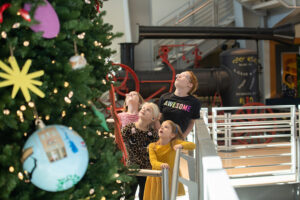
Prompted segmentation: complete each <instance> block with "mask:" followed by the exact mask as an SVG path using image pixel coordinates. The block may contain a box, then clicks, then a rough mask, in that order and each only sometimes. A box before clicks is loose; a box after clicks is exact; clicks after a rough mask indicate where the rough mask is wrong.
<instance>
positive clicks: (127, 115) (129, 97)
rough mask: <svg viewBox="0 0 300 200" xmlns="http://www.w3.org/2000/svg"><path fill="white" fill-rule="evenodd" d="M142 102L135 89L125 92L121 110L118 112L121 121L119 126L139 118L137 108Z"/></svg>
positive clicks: (138, 108)
mask: <svg viewBox="0 0 300 200" xmlns="http://www.w3.org/2000/svg"><path fill="white" fill-rule="evenodd" d="M143 103H144V99H143V97H142V96H141V95H140V94H139V93H138V92H136V91H131V92H129V93H127V94H126V97H125V101H124V106H123V112H121V113H119V114H118V117H119V119H120V122H121V128H123V127H124V126H126V125H127V124H129V123H132V122H136V121H137V120H138V119H139V114H138V113H139V110H140V108H141V105H142V104H143Z"/></svg>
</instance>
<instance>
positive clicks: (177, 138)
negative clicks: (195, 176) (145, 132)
mask: <svg viewBox="0 0 300 200" xmlns="http://www.w3.org/2000/svg"><path fill="white" fill-rule="evenodd" d="M158 135H159V140H158V141H157V142H154V143H151V144H150V145H149V157H150V163H151V165H152V169H153V170H161V169H163V168H167V169H169V190H170V189H171V183H172V174H173V167H174V159H175V154H176V149H187V150H192V149H195V147H196V145H195V144H194V143H193V142H186V141H183V134H182V131H181V129H180V127H179V126H178V125H177V124H175V123H174V122H172V121H171V120H166V121H164V122H163V123H162V124H161V127H160V129H159V131H158ZM179 175H180V173H179ZM161 188H162V185H161V178H160V177H150V176H149V177H147V181H146V185H145V191H144V200H160V199H162V189H161ZM184 194H185V192H184V188H183V185H182V184H181V183H179V185H178V193H177V195H178V196H181V195H184Z"/></svg>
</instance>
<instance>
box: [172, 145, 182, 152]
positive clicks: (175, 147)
mask: <svg viewBox="0 0 300 200" xmlns="http://www.w3.org/2000/svg"><path fill="white" fill-rule="evenodd" d="M182 148H183V146H182V145H181V144H176V145H174V147H173V149H174V150H175V151H176V150H177V149H182Z"/></svg>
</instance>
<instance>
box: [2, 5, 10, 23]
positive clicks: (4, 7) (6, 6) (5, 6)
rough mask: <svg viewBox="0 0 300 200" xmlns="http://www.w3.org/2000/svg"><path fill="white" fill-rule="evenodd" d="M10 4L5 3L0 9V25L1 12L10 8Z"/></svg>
mask: <svg viewBox="0 0 300 200" xmlns="http://www.w3.org/2000/svg"><path fill="white" fill-rule="evenodd" d="M10 5H11V4H10V3H5V4H3V5H2V6H1V7H0V23H1V24H2V22H3V12H4V11H5V10H6V9H7V8H9V7H10Z"/></svg>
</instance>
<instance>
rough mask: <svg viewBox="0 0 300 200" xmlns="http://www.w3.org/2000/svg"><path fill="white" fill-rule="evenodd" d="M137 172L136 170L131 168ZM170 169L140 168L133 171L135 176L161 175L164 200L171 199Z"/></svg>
mask: <svg viewBox="0 0 300 200" xmlns="http://www.w3.org/2000/svg"><path fill="white" fill-rule="evenodd" d="M131 171H132V172H136V170H131ZM168 173H169V170H168V169H165V168H164V169H163V170H150V169H140V170H138V172H136V173H133V175H135V176H154V177H161V182H162V184H161V185H162V200H169V174H168Z"/></svg>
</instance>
